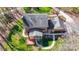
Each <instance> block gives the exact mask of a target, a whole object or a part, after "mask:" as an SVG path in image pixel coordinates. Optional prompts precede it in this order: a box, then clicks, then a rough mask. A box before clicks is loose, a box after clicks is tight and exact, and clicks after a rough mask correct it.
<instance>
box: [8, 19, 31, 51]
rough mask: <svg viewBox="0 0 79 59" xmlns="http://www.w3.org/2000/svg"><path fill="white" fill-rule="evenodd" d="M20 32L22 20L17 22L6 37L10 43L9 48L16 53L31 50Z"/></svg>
mask: <svg viewBox="0 0 79 59" xmlns="http://www.w3.org/2000/svg"><path fill="white" fill-rule="evenodd" d="M22 30H23V22H22V20H17V22H16V25H14V27H13V28H12V29H11V31H10V33H9V35H8V38H7V39H8V42H10V44H11V46H12V47H13V48H15V49H16V50H18V51H27V50H28V49H29V50H32V48H31V47H28V46H27V45H26V38H24V37H23V36H22ZM13 51H14V49H13Z"/></svg>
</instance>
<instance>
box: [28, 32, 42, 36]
mask: <svg viewBox="0 0 79 59" xmlns="http://www.w3.org/2000/svg"><path fill="white" fill-rule="evenodd" d="M29 36H43V33H42V32H40V31H32V32H30V33H29Z"/></svg>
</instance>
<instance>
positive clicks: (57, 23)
mask: <svg viewBox="0 0 79 59" xmlns="http://www.w3.org/2000/svg"><path fill="white" fill-rule="evenodd" d="M51 20H52V22H53V24H54V29H64V22H63V21H62V20H60V19H59V18H58V17H55V18H51Z"/></svg>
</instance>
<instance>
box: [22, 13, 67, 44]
mask: <svg viewBox="0 0 79 59" xmlns="http://www.w3.org/2000/svg"><path fill="white" fill-rule="evenodd" d="M23 22H24V28H25V29H26V31H27V32H28V36H29V39H28V40H29V41H30V42H31V43H29V45H30V44H32V43H33V44H34V42H35V40H37V41H38V42H40V40H41V39H42V37H43V35H45V34H43V33H48V34H49V33H51V34H54V33H53V32H56V31H60V32H62V31H65V26H64V21H62V20H60V19H59V18H58V17H54V18H53V17H51V18H49V17H48V15H47V14H26V15H24V16H23ZM27 29H28V30H27ZM45 29H47V31H44V32H43V30H45ZM52 31H53V32H52ZM48 36H50V35H48ZM28 40H27V43H28V42H29V41H28Z"/></svg>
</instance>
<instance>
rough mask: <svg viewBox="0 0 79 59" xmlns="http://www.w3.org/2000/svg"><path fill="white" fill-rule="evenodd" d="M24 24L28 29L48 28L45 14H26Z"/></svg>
mask: <svg viewBox="0 0 79 59" xmlns="http://www.w3.org/2000/svg"><path fill="white" fill-rule="evenodd" d="M23 19H25V20H24V23H25V24H26V25H28V26H29V28H46V27H48V17H47V14H27V15H25V16H24V17H23Z"/></svg>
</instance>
